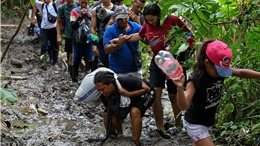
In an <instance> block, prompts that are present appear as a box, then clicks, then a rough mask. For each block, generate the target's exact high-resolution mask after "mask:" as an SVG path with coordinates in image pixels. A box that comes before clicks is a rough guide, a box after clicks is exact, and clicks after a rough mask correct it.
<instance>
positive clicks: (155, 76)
mask: <svg viewBox="0 0 260 146" xmlns="http://www.w3.org/2000/svg"><path fill="white" fill-rule="evenodd" d="M149 71H150V83H151V84H152V85H153V86H154V87H159V88H164V87H165V81H166V85H167V91H168V92H169V93H170V94H176V93H177V87H176V86H175V84H174V83H173V82H172V80H171V79H168V78H167V76H166V74H165V73H163V71H162V70H161V69H160V68H159V67H158V66H157V65H156V64H155V62H154V59H152V61H151V64H150V67H149ZM183 72H184V73H185V72H186V71H185V69H183Z"/></svg>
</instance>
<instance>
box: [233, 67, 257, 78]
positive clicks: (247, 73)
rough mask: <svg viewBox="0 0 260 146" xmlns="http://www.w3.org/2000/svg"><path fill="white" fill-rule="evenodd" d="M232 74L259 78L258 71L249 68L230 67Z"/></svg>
mask: <svg viewBox="0 0 260 146" xmlns="http://www.w3.org/2000/svg"><path fill="white" fill-rule="evenodd" d="M232 76H237V77H242V78H254V79H260V72H257V71H254V70H251V69H235V68H232Z"/></svg>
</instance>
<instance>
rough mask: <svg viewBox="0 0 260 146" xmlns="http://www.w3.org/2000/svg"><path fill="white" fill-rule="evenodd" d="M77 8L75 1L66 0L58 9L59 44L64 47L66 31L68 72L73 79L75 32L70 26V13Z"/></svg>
mask: <svg viewBox="0 0 260 146" xmlns="http://www.w3.org/2000/svg"><path fill="white" fill-rule="evenodd" d="M76 7H77V4H76V2H74V0H66V3H64V4H62V5H61V6H60V7H59V8H58V16H57V17H58V19H57V21H58V23H57V26H56V29H57V42H58V44H59V45H62V30H64V35H65V52H66V53H67V64H68V72H69V74H70V77H71V78H73V64H72V57H73V55H72V53H73V30H72V28H71V26H70V12H71V11H72V10H73V9H74V8H76ZM62 27H63V28H62Z"/></svg>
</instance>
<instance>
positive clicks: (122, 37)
mask: <svg viewBox="0 0 260 146" xmlns="http://www.w3.org/2000/svg"><path fill="white" fill-rule="evenodd" d="M131 38H132V35H123V34H120V35H119V37H118V38H114V39H112V40H110V43H111V45H112V46H113V47H118V46H122V45H123V44H124V43H125V42H127V41H128V40H129V39H131Z"/></svg>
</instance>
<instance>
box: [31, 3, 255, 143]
mask: <svg viewBox="0 0 260 146" xmlns="http://www.w3.org/2000/svg"><path fill="white" fill-rule="evenodd" d="M113 2H114V3H112V2H111V0H101V1H100V2H98V3H96V4H95V6H94V7H93V9H91V8H90V7H89V0H79V2H78V3H79V4H77V3H76V2H74V0H66V2H65V3H64V4H60V0H56V1H55V2H51V0H45V1H44V2H40V1H38V0H36V3H35V6H36V7H37V8H38V10H39V11H40V12H41V13H42V22H41V23H40V26H41V55H43V54H44V53H46V51H47V50H48V51H50V49H47V48H48V41H49V42H50V47H51V48H52V49H51V51H52V52H53V53H52V55H50V58H51V59H52V60H53V61H52V63H53V64H55V63H56V62H57V60H58V56H57V53H58V51H59V46H58V44H61V42H62V37H61V35H62V29H61V28H62V24H64V26H63V27H64V30H63V31H64V32H63V33H64V34H65V51H66V52H67V60H68V66H69V71H70V74H71V77H72V80H73V81H77V80H78V70H79V64H80V62H81V60H82V57H83V58H84V61H85V63H86V64H87V66H88V69H90V68H91V67H92V69H95V68H97V66H96V63H95V62H98V61H100V62H101V64H102V65H103V66H104V67H107V68H110V69H111V70H112V71H113V72H114V73H115V74H117V75H118V78H117V79H116V78H115V77H114V73H111V72H106V71H100V72H98V73H96V75H95V77H94V83H95V86H96V89H97V90H98V91H99V92H100V93H101V99H102V102H103V104H104V106H105V107H106V108H105V110H104V114H103V116H104V126H105V127H106V128H107V129H108V127H110V128H109V129H110V130H111V131H109V132H112V133H114V134H116V135H117V137H123V131H122V122H123V120H124V119H125V118H126V117H127V115H128V113H130V118H131V125H132V135H133V140H134V142H135V144H136V145H140V137H141V129H142V116H143V115H144V113H145V111H146V110H147V109H148V108H149V107H150V106H152V109H153V114H154V118H155V122H156V127H157V132H158V134H159V135H161V136H162V137H163V138H166V139H170V138H171V136H170V135H168V134H167V133H166V129H165V128H164V121H163V106H162V103H161V96H162V90H163V89H164V88H165V87H167V91H168V96H169V99H170V102H171V105H172V109H173V113H174V119H175V121H174V124H175V125H179V126H181V125H182V122H181V115H182V114H181V110H185V114H184V118H183V126H184V127H185V128H186V129H187V132H188V134H189V136H190V137H191V138H192V141H193V145H196V146H200V145H201V146H202V145H207V146H208V145H214V143H213V141H212V139H211V128H212V126H213V124H214V120H215V114H216V108H217V105H218V103H219V100H220V98H221V95H222V92H223V90H224V80H225V78H228V77H229V76H239V77H244V78H257V79H260V73H259V72H256V71H253V70H249V69H235V68H231V67H230V62H231V58H232V51H231V49H230V48H229V47H228V46H227V45H226V44H225V43H224V42H221V41H219V40H208V41H205V42H204V43H203V44H202V46H201V48H200V49H199V53H198V57H197V61H196V64H195V65H194V68H193V71H192V73H191V75H190V77H187V76H186V70H185V69H184V72H183V76H182V77H181V79H179V80H174V81H172V80H171V79H170V78H168V76H167V74H165V73H163V72H162V71H161V69H160V68H159V67H158V66H157V65H156V63H155V62H154V57H155V56H156V54H157V53H158V52H159V51H160V50H166V49H165V46H166V45H165V43H166V42H167V41H169V40H167V36H168V35H171V34H169V31H170V30H171V29H172V27H174V26H178V27H179V28H181V29H182V30H183V31H184V32H185V33H186V34H187V35H189V37H187V38H188V39H187V42H188V43H189V46H190V48H192V47H193V46H194V43H195V40H194V38H193V35H192V33H191V31H190V30H189V28H188V27H187V26H186V25H185V24H184V22H183V21H182V20H181V19H180V18H178V17H177V16H173V15H169V16H168V17H167V18H166V19H165V21H164V22H163V23H161V8H160V7H159V6H158V4H156V3H149V4H147V5H146V1H145V0H133V1H132V6H131V7H130V8H127V7H126V6H125V5H124V4H123V2H122V0H121V1H113ZM52 3H55V5H56V8H57V12H56V10H55V5H53V4H52ZM101 11H103V13H105V14H107V15H109V16H103V15H101ZM48 13H50V14H52V15H54V16H57V22H55V23H51V22H49V21H48ZM33 14H35V13H33ZM110 14H111V15H110ZM32 18H34V16H33V17H32ZM64 22H65V23H64ZM82 23H85V24H86V25H87V26H89V28H90V30H89V31H90V32H91V34H94V35H97V36H98V38H99V43H98V44H95V45H93V44H91V43H89V42H81V41H76V40H75V36H76V35H75V34H77V33H76V31H77V30H78V29H79V28H80V25H81V24H82ZM138 41H142V42H143V43H145V44H147V45H150V48H151V51H152V52H153V56H152V60H151V63H150V66H149V73H150V78H149V82H147V81H145V80H143V79H142V72H141V71H142V70H141V67H140V66H137V65H136V63H135V59H134V53H133V52H135V51H138V50H140V48H139V43H138ZM184 54H185V52H184ZM184 56H185V55H184ZM178 60H179V61H184V60H185V57H183V56H182V55H180V56H179V57H178ZM93 65H94V67H93ZM116 80H118V81H119V82H120V84H121V86H122V87H118V85H117V84H116ZM165 85H166V86H165ZM185 85H186V86H185ZM184 86H185V87H184ZM184 90H185V92H184ZM147 95H149V96H147ZM121 96H125V97H128V98H130V104H129V105H128V106H126V107H121V106H120V100H121ZM110 114H111V125H109V123H108V120H107V119H108V118H109V115H110Z"/></svg>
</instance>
